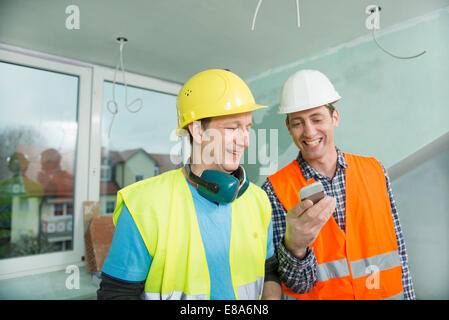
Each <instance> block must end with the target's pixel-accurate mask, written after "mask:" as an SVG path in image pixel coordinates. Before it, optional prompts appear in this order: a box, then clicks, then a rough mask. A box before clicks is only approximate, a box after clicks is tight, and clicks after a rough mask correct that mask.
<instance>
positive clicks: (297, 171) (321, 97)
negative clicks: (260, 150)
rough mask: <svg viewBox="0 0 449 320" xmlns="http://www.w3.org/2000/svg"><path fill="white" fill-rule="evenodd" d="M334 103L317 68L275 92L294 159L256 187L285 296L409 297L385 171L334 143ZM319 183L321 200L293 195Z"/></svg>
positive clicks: (400, 238) (400, 239) (403, 250)
mask: <svg viewBox="0 0 449 320" xmlns="http://www.w3.org/2000/svg"><path fill="white" fill-rule="evenodd" d="M340 99H341V97H340V95H339V94H338V93H337V91H336V90H335V88H334V86H333V85H332V83H331V82H330V81H329V79H328V78H327V77H326V76H325V75H324V74H322V73H321V72H319V71H316V70H300V71H298V72H296V73H295V74H293V75H292V76H291V77H290V78H289V79H288V80H287V81H286V82H285V83H284V86H283V88H282V91H281V102H280V107H279V113H280V114H286V115H287V118H286V120H285V124H286V126H287V129H288V131H289V133H290V135H291V137H292V139H293V142H294V143H295V144H296V146H297V147H298V148H299V154H298V157H297V158H296V159H295V160H293V161H292V162H291V163H290V164H288V165H287V166H285V167H284V168H282V169H281V170H279V171H278V172H276V173H274V174H273V175H271V176H269V177H268V178H267V180H266V181H265V183H264V185H263V186H262V188H263V189H264V190H265V191H266V192H267V194H268V196H269V198H270V202H271V206H272V210H273V214H272V217H273V232H274V235H273V238H274V244H275V250H276V253H277V257H278V260H279V265H280V267H279V273H280V278H281V280H282V282H283V283H282V291H283V298H284V299H299V300H312V299H332V300H335V299H369V300H376V299H415V292H414V289H413V284H412V279H411V275H410V272H409V267H408V258H407V253H406V248H405V242H404V238H403V235H402V231H401V226H400V223H399V217H398V211H397V208H396V205H395V202H394V199H393V193H392V190H391V186H390V180H389V177H388V174H387V172H386V170H385V168H384V167H383V165H382V164H381V163H380V162H379V161H378V160H376V159H375V158H373V157H363V156H359V155H353V154H348V153H344V152H342V151H341V150H339V149H338V148H337V147H336V146H335V144H334V130H335V128H336V127H338V123H339V117H340V115H339V112H338V111H337V109H335V107H334V105H333V104H334V103H335V102H337V101H338V100H340ZM317 182H320V183H321V184H322V186H323V187H324V188H323V189H324V197H323V198H321V200H315V202H314V201H311V200H303V201H300V196H299V194H298V193H299V190H300V189H302V188H303V187H305V186H308V185H310V184H312V183H317ZM317 185H318V186H319V184H317ZM303 190H304V189H303Z"/></svg>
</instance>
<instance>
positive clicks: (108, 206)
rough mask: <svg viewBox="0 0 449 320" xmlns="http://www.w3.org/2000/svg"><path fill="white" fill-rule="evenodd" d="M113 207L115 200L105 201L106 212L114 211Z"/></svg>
mask: <svg viewBox="0 0 449 320" xmlns="http://www.w3.org/2000/svg"><path fill="white" fill-rule="evenodd" d="M114 209H115V201H107V202H106V214H111V213H114Z"/></svg>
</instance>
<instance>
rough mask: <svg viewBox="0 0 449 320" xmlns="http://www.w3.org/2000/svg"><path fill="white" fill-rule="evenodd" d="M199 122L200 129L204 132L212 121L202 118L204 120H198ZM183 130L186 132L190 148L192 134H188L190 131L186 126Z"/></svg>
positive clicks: (210, 118)
mask: <svg viewBox="0 0 449 320" xmlns="http://www.w3.org/2000/svg"><path fill="white" fill-rule="evenodd" d="M199 120H200V121H201V128H202V129H203V130H206V129H207V127H208V126H209V123H210V122H211V121H212V117H209V118H204V119H199ZM185 129H186V130H187V132H188V134H189V139H190V145H191V146H192V145H193V136H192V134H191V133H190V130H189V128H188V125H187V126H185Z"/></svg>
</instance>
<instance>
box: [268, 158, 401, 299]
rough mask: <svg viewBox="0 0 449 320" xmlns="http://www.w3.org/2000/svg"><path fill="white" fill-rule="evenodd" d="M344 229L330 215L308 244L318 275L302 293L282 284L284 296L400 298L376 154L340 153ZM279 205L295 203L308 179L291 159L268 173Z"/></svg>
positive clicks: (288, 206)
mask: <svg viewBox="0 0 449 320" xmlns="http://www.w3.org/2000/svg"><path fill="white" fill-rule="evenodd" d="M344 157H345V160H346V163H347V164H348V168H346V169H345V170H346V172H345V192H346V226H345V229H346V231H343V230H342V229H340V227H339V226H338V225H337V222H336V221H335V219H334V217H333V215H332V216H331V217H330V219H329V220H328V221H327V222H326V224H325V225H324V226H323V228H322V229H321V231H320V233H319V234H318V237H317V238H316V240H315V241H314V242H313V243H312V245H311V246H310V247H311V249H312V250H313V252H314V254H315V256H316V259H317V270H316V274H317V279H316V282H315V285H314V287H313V288H312V289H311V290H310V291H309V292H308V293H305V294H297V293H295V292H294V291H292V290H291V289H289V288H288V287H287V286H285V285H284V284H283V294H284V297H285V295H287V297H285V298H288V299H291V298H297V299H300V300H302V299H303V300H311V299H331V300H340V299H370V300H376V299H403V289H402V267H401V262H400V258H399V254H398V245H397V240H396V234H395V230H394V223H393V217H392V212H391V205H390V199H389V196H388V190H387V186H386V181H385V175H384V172H383V170H382V166H381V165H380V163H379V162H378V161H377V160H376V159H375V158H367V157H362V156H356V155H351V154H344ZM268 179H269V180H270V182H271V184H272V186H273V189H274V191H275V193H276V195H277V197H278V199H279V201H280V202H281V203H282V205H283V206H284V208H285V210H286V211H288V210H290V209H291V208H292V207H293V206H295V205H296V204H297V203H298V202H299V194H298V192H299V189H301V188H302V187H303V186H306V185H308V184H311V183H313V182H315V180H314V179H310V180H309V181H307V180H306V179H305V178H304V175H303V173H302V171H301V168H300V167H299V164H298V162H297V161H296V160H294V161H292V162H291V163H290V164H289V165H287V166H286V167H284V168H283V169H281V170H279V171H278V172H276V173H275V174H273V175H271V176H269V177H268Z"/></svg>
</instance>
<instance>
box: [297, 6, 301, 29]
mask: <svg viewBox="0 0 449 320" xmlns="http://www.w3.org/2000/svg"><path fill="white" fill-rule="evenodd" d="M296 22H297V24H298V28H299V27H301V18H300V16H299V0H296Z"/></svg>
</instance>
